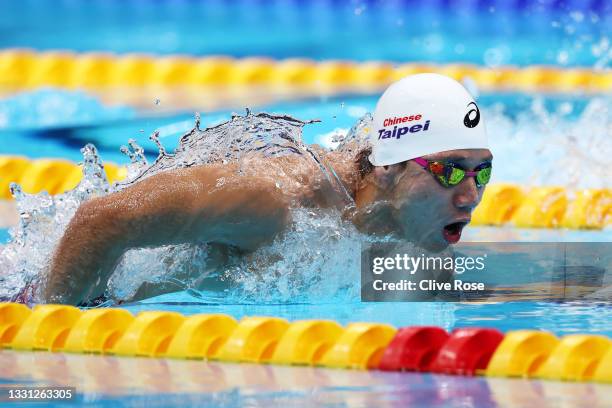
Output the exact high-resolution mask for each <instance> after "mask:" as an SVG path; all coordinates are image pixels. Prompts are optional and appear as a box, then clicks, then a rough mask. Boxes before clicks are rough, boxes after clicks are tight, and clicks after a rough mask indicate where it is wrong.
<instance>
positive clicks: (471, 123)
mask: <svg viewBox="0 0 612 408" xmlns="http://www.w3.org/2000/svg"><path fill="white" fill-rule="evenodd" d="M470 105H474V109H470V110H469V111H468V113H466V114H465V117H464V118H463V124H464V125H465V126H466V127H469V128H473V127H476V125H478V122H480V111H479V110H478V106H477V105H476V102H470V103H468V108H469V107H470ZM472 112H476V115H475V116H474V117H473V118H471V117H470V115H471V114H472Z"/></svg>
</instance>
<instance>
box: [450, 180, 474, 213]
mask: <svg viewBox="0 0 612 408" xmlns="http://www.w3.org/2000/svg"><path fill="white" fill-rule="evenodd" d="M479 202H480V191H479V189H478V187H476V180H474V178H473V177H470V178H469V179H467V180H464V181H463V182H462V183H459V185H458V186H455V194H454V196H453V204H454V205H455V207H457V208H459V209H461V210H469V211H472V210H473V209H474V208H476V206H477V205H478V203H479Z"/></svg>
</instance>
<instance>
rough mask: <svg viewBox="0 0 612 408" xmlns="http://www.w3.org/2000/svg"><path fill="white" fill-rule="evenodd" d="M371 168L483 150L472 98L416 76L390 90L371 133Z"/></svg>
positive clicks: (449, 83)
mask: <svg viewBox="0 0 612 408" xmlns="http://www.w3.org/2000/svg"><path fill="white" fill-rule="evenodd" d="M370 138H371V142H372V154H371V155H370V162H371V163H372V164H373V165H374V166H387V165H391V164H395V163H400V162H403V161H406V160H410V159H414V158H416V157H420V156H425V155H428V154H433V153H439V152H444V151H447V150H455V149H488V147H489V145H488V143H487V133H486V130H485V126H484V123H483V120H482V116H481V114H480V110H479V109H478V106H477V105H476V102H474V98H472V96H471V95H470V94H469V92H468V91H467V90H466V89H465V88H464V87H463V85H461V84H460V83H459V82H457V81H455V80H454V79H452V78H449V77H447V76H444V75H439V74H417V75H411V76H408V77H406V78H403V79H401V80H399V81H397V82H395V83H393V84H391V86H389V88H387V90H386V91H385V93H384V94H383V95H382V96H381V97H380V99H379V100H378V104H376V110H375V111H374V121H373V123H372V128H371V130H370Z"/></svg>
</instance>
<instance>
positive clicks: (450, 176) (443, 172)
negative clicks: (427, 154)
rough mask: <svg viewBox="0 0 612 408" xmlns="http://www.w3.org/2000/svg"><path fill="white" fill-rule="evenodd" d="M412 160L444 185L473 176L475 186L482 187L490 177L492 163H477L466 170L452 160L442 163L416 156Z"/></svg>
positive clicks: (454, 184) (450, 184)
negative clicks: (474, 166)
mask: <svg viewBox="0 0 612 408" xmlns="http://www.w3.org/2000/svg"><path fill="white" fill-rule="evenodd" d="M413 160H414V161H415V163H417V164H418V165H419V166H421V167H422V168H424V169H425V170H427V171H428V172H430V173H431V174H432V175H433V176H434V178H435V179H436V180H438V182H439V183H440V184H442V185H443V186H444V187H453V186H456V185H457V184H459V183H461V182H462V181H463V179H465V178H466V177H474V179H475V180H476V186H477V187H483V186H484V185H485V184H487V183H488V182H489V180H490V179H491V167H492V164H491V162H490V161H487V162H484V163H482V164H480V165H478V167H476V168H475V169H474V171H467V170H465V169H462V168H461V167H460V166H458V165H456V164H455V163H452V162H448V163H443V162H438V161H430V160H426V159H424V158H422V157H417V158H416V159H413Z"/></svg>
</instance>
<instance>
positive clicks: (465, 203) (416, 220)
mask: <svg viewBox="0 0 612 408" xmlns="http://www.w3.org/2000/svg"><path fill="white" fill-rule="evenodd" d="M424 158H425V159H427V160H430V161H439V162H443V163H446V162H452V163H454V164H456V165H458V166H460V167H461V168H463V169H466V170H473V169H475V168H476V167H478V166H479V165H480V164H482V163H484V162H487V161H492V159H493V156H492V155H491V152H490V151H489V150H488V149H462V150H452V151H448V152H443V153H437V154H432V155H428V156H424ZM396 166H397V165H396ZM392 167H393V166H389V167H388V169H387V170H386V171H391V172H393V171H396V172H397V175H396V176H395V177H394V181H393V185H392V186H389V187H390V188H389V189H388V195H387V197H388V198H387V199H388V200H389V204H390V205H391V206H392V211H390V214H391V217H392V218H393V223H394V225H395V227H394V229H395V232H397V233H398V234H400V235H401V236H403V237H404V238H406V239H407V240H409V241H411V242H414V243H416V244H417V245H419V246H420V247H422V248H424V249H427V250H430V251H441V250H443V249H445V248H446V247H447V246H448V245H449V244H454V243H456V242H458V241H459V239H460V238H461V231H462V229H463V227H465V225H467V223H469V222H470V220H471V215H472V211H473V210H474V209H475V208H476V206H477V205H478V203H480V200H481V198H482V194H483V192H484V189H485V187H477V185H476V180H474V177H465V179H464V180H463V181H461V183H459V184H458V185H456V186H453V187H448V188H447V187H444V186H442V185H441V184H440V183H439V182H438V181H437V180H436V179H435V178H434V177H433V176H432V175H431V173H429V172H428V171H426V170H424V169H423V168H422V167H421V166H419V165H418V164H417V163H415V162H414V161H409V162H408V163H407V165H406V167H405V169H402V170H401V171H398V170H397V167H396V169H395V170H393V169H392ZM377 170H378V171H381V170H380V169H378V168H377Z"/></svg>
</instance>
